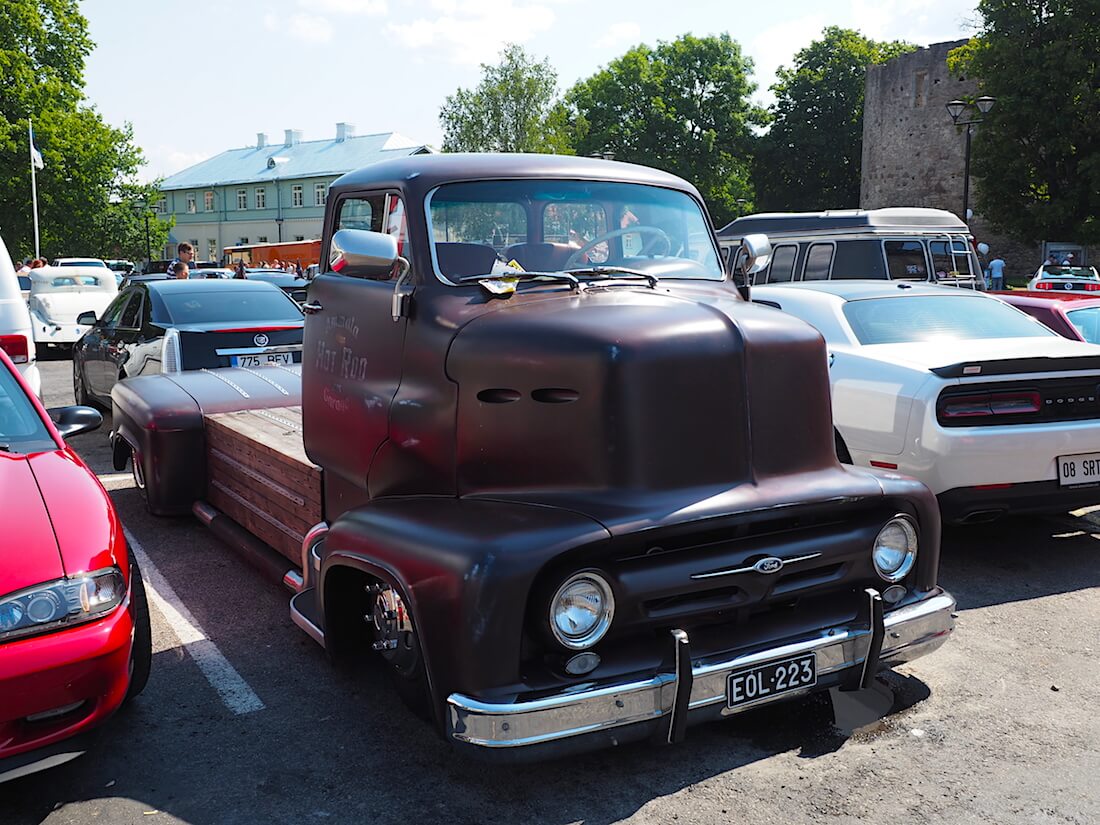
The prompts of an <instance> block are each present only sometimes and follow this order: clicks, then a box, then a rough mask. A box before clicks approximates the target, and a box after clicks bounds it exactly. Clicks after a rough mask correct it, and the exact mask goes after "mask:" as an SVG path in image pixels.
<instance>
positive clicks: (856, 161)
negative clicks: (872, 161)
mask: <svg viewBox="0 0 1100 825" xmlns="http://www.w3.org/2000/svg"><path fill="white" fill-rule="evenodd" d="M914 48H915V46H912V45H910V44H908V43H900V42H892V43H878V42H875V41H874V40H870V39H868V38H866V37H864V36H863V35H861V34H860V33H859V32H857V31H853V30H851V29H841V28H838V27H836V26H829V27H828V28H826V29H825V30H824V31H823V32H822V35H821V39H820V40H815V41H814V42H813V43H811V44H810V45H809V46H807V47H806V48H804V49H802V50H801V51H799V52H798V54H796V55H795V58H794V65H793V67H791V68H787V67H781V68H780V69H779V71H778V73H777V75H778V81H777V82H776V83H775V84H774V85H773V86H772V87H771V89H772V91H773V92H774V93H775V104H774V105H773V106H772V108H771V120H772V123H771V128H770V129H769V130H768V132H767V133H766V134H765V135H763V136H761V138H760V141H759V144H758V146H757V150H756V157H755V159H754V163H753V181H754V182H755V184H756V206H757V208H758V209H761V210H763V211H774V212H790V211H803V210H818V209H828V208H842V207H855V206H858V204H859V184H860V168H861V158H862V154H863V92H864V86H865V81H866V76H867V66H868V65H870V64H872V63H882V62H884V61H886V60H889V59H890V58H892V57H896V56H897V55H899V54H904V53H905V52H908V51H912V50H913V49H914Z"/></svg>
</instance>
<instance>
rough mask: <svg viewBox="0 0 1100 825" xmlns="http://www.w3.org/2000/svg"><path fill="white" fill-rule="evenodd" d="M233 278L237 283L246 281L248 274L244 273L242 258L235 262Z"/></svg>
mask: <svg viewBox="0 0 1100 825" xmlns="http://www.w3.org/2000/svg"><path fill="white" fill-rule="evenodd" d="M233 277H234V278H236V279H237V280H239V281H244V280H247V278H248V273H247V272H246V271H245V266H244V258H241V259H240V260H239V261H237V271H236V272H235V273H234V274H233Z"/></svg>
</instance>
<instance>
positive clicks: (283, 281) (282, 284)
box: [247, 269, 309, 306]
mask: <svg viewBox="0 0 1100 825" xmlns="http://www.w3.org/2000/svg"><path fill="white" fill-rule="evenodd" d="M247 276H248V280H250V281H264V282H265V283H269V284H275V286H277V287H279V289H281V290H282V291H283V292H285V293H286V294H287V295H289V296H290V297H291V298H293V299H294V300H295V301H296V302H297V303H298V305H299V306H301V305H302V304H304V303H305V302H306V290H307V289H308V288H309V281H307V280H306V279H305V278H299V277H298V276H297V275H295V274H294V273H293V272H285V271H283V270H281V269H249V270H248V271H247Z"/></svg>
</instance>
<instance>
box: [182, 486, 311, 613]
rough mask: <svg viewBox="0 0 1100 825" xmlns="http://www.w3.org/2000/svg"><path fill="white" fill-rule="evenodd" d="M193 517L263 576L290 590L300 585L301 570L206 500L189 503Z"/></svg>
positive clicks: (294, 590) (296, 590)
mask: <svg viewBox="0 0 1100 825" xmlns="http://www.w3.org/2000/svg"><path fill="white" fill-rule="evenodd" d="M191 512H192V513H194V515H195V518H197V519H198V520H199V521H201V522H202V523H203V524H205V525H206V526H207V527H209V528H210V531H211V532H212V533H214V535H216V536H217V537H218V538H220V539H221V540H222V541H224V542H225V543H226V544H228V545H229V546H230V547H232V548H233V549H234V550H236V551H237V552H238V553H239V554H240V555H241V556H242V557H243V558H244V560H245V561H247V562H248V563H249V564H251V565H252V566H253V567H255V568H256V569H257V570H259V571H260V572H261V573H262V574H263V575H264V576H265V577H266V578H269V579H272V580H274V581H276V582H279V583H280V584H282V585H283V586H284V587H286V588H287V589H288V590H290V591H291V592H292V593H297V592H298V590H299V589H301V587H302V573H301V571H300V570H298V569H297V568H295V567H294V565H292V564H291V563H290V562H289V561H287V560H286V559H285V558H283V556H281V555H280V554H279V553H278V552H276V551H275V550H273V549H272V548H271V547H270V546H268V545H267V544H265V543H264V542H262V541H260V540H259V539H258V538H256V537H255V536H254V535H252V534H251V533H249V532H248V531H247V530H245V529H244V528H243V527H241V525H239V524H237V522H235V521H234V520H233V519H231V518H230V517H229V516H227V515H226V514H225V513H223V512H222V511H221V510H219V509H218V508H217V507H214V506H212V505H210V504H207V503H206V502H205V501H196V502H195V503H194V504H193V505H192V506H191Z"/></svg>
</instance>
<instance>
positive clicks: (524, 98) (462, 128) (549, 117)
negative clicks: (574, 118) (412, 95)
mask: <svg viewBox="0 0 1100 825" xmlns="http://www.w3.org/2000/svg"><path fill="white" fill-rule="evenodd" d="M557 86H558V75H557V72H555V71H554V69H553V68H552V67H551V66H550V61H549V60H546V59H544V60H542V61H536V60H535V59H534V58H533V57H532V56H531V55H529V54H527V52H526V51H524V50H523V47H522V46H517V45H515V44H510V45H507V46H505V47H504V49H503V50H502V51H501V54H500V62H499V63H498V64H497V65H495V66H494V65H490V64H488V63H482V64H481V82H480V83H478V84H477V87H476V88H474V89H458V90H457V91H456V92H455V93H454V94H453V95H448V96H447V99H446V100H445V101H444V103H443V108H442V109H441V110H440V112H439V121H440V123H441V125H442V126H443V151H445V152H549V153H558V154H563V153H564V154H567V153H568V152H569V145H568V143H567V142H566V140H565V134H564V133H565V112H564V110H563V109H562V108H561V106H560V105H558V104H557V103H556V98H557V91H558V89H557Z"/></svg>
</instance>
